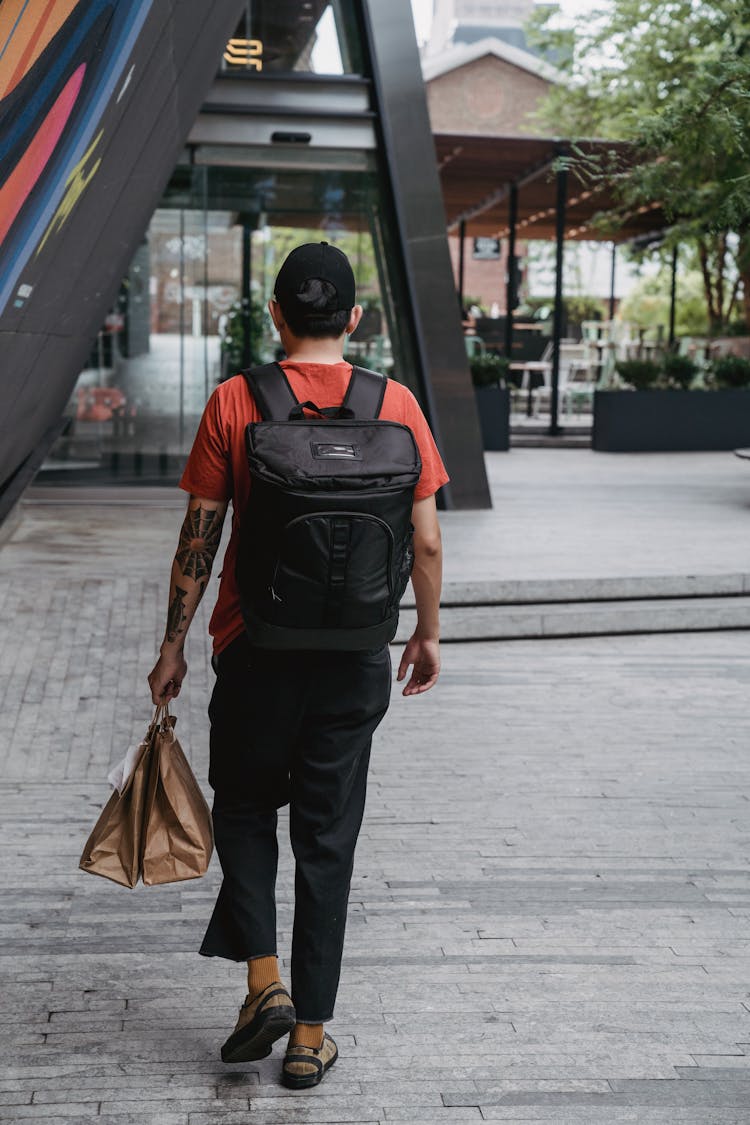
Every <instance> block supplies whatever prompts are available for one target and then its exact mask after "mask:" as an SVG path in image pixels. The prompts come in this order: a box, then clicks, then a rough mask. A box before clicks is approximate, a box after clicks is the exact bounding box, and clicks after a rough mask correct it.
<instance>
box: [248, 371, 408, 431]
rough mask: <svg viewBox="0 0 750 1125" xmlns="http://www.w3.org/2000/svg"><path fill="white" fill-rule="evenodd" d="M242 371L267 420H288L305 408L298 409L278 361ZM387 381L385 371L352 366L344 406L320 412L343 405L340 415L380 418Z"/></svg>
mask: <svg viewBox="0 0 750 1125" xmlns="http://www.w3.org/2000/svg"><path fill="white" fill-rule="evenodd" d="M242 375H243V376H244V378H245V382H246V383H247V385H248V387H249V389H250V393H251V394H252V396H253V398H254V399H255V403H256V405H257V407H258V410H259V411H260V414H261V418H262V419H263V421H264V422H286V421H287V420H288V419H292V418H300V417H301V416H302V412H301V411H299V410H297V407H299V405H300V403H299V401H298V399H297V396H296V395H295V393H294V391H293V390H292V388H291V386H290V384H289V380H288V379H287V377H286V372H285V371H284V368H283V367H281V366H280V365H279V364H278V363H266V364H264V365H263V366H262V367H249V368H246V369H245V370H244V371H243V372H242ZM387 384H388V380H387V379H386V377H385V375H380V374H379V373H378V372H377V371H368V370H367V369H366V368H364V367H353V368H352V375H351V379H350V380H349V386H348V387H347V389H346V395H345V396H344V401H343V403H342V404H341V408H339V407H334V408H328V407H325V408H324V409H323V410H321V411H320V413H321V414H323V413H325V411H326V410H328V409H334V410H336V411H338V410H339V409H341V411H342V413H341V414H340V415H339V417H353V418H377V417H378V416H379V414H380V409H381V407H382V405H383V399H384V397H385V389H386V386H387ZM303 405H312V404H303ZM314 409H316V410H317V409H318V408H317V407H315V408H314Z"/></svg>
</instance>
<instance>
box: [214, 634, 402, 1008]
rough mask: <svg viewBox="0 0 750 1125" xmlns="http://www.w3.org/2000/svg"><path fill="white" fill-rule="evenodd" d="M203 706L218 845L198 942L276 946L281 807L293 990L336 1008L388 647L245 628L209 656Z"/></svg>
mask: <svg viewBox="0 0 750 1125" xmlns="http://www.w3.org/2000/svg"><path fill="white" fill-rule="evenodd" d="M215 663H216V671H217V678H216V684H215V687H214V691H213V695H212V697H211V702H210V705H209V717H210V720H211V758H210V767H209V775H208V776H209V782H210V784H211V786H212V788H213V790H214V803H213V824H214V835H215V841H216V851H217V854H218V856H219V860H220V862H221V868H222V871H223V874H224V879H223V882H222V885H221V890H220V892H219V896H218V899H217V901H216V906H215V907H214V911H213V915H212V917H211V920H210V922H209V925H208V929H207V931H206V934H205V937H204V938H203V943H202V945H201V948H200V952H201V953H202V954H204V955H205V956H208V957H227V958H229V959H231V960H233V961H245V960H248V959H249V958H252V957H261V956H264V955H269V954H275V953H276V951H277V946H276V898H275V885H276V870H277V861H278V842H277V837H276V827H277V820H278V816H277V809H279V808H281V807H282V806H283V805H286V804H288V805H289V806H290V809H289V834H290V839H291V845H292V850H293V852H294V857H295V906H294V929H293V933H292V999H293V1002H294V1005H295V1008H296V1010H297V1018H298V1020H300V1021H301V1022H303V1023H322V1022H323V1021H324V1020H327V1019H330V1018H331V1016H332V1015H333V1008H334V1003H335V999H336V992H337V989H338V982H339V975H340V971H341V955H342V951H343V946H344V930H345V926H346V910H347V903H348V900H349V885H350V881H351V875H352V867H353V863H354V849H355V846H356V843H357V837H358V835H359V829H360V826H361V823H362V815H363V812H364V806H365V796H366V789H367V769H368V765H369V758H370V745H371V742H372V735H373V732H374V731H375V728H376V727H377V726H378V723H379V722H380V720H381V719H382V718H383V715H384V714H385V712H386V710H387V708H388V702H389V698H390V688H391V663H390V655H389V652H388V648H387V647H384V648H382V649H378V650H377V651H375V652H271V651H269V650H262V649H253V648H251V646H250V645H249V644H248V642H247V640H246V638H245V637H244V635H243V636H242V637H240V638H238V639H237V640H236V641H234V642H233V643H232V644H231V645H229V646H228V648H226V649H225V650H224V651H223V652H222V653H221V654H220V656H219V657H218V659H217V660H216V662H215Z"/></svg>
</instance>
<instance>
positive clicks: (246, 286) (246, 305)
mask: <svg viewBox="0 0 750 1125" xmlns="http://www.w3.org/2000/svg"><path fill="white" fill-rule="evenodd" d="M251 250H252V227H251V225H250V223H248V222H247V220H246V219H245V220H243V223H242V366H243V367H250V366H251V365H252V362H253V355H252V341H251V339H250V326H251V323H252V317H251V315H250V272H251V270H252V261H251V257H250V255H251Z"/></svg>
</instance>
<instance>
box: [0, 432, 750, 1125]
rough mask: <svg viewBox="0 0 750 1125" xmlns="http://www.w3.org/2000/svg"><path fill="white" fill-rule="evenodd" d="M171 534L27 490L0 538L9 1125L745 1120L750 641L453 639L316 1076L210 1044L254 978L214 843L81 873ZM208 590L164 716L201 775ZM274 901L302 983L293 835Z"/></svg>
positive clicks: (162, 514)
mask: <svg viewBox="0 0 750 1125" xmlns="http://www.w3.org/2000/svg"><path fill="white" fill-rule="evenodd" d="M533 452H536V451H533ZM564 455H565V456H568V455H569V454H568V453H567V452H566V453H565V454H564ZM748 483H750V482H748ZM462 518H463V517H462ZM45 520H46V523H45ZM179 521H180V516H179V512H178V511H177V510H176V509H174V508H170V507H166V508H162V507H159V506H154V505H153V504H151V505H150V504H149V503H148V502H146V500H145V499H144V503H143V504H142V505H141V506H140V507H138V508H136V509H131V508H127V507H123V508H122V509H118V510H116V511H110V512H109V513H107V512H106V511H104V510H101V509H99V508H95V507H86V506H82V505H79V506H75V507H69V508H65V509H64V510H62V509H55V510H54V511H52V510H50V511H49V512H47V513H46V515H45V510H43V509H42V508H40V509H38V510H36V511H35V513H34V514H33V518H32V520H31V521H30V522H29V523H27V524H26V525H22V527H21V528H20V529H19V530H18V532H17V533H16V536H15V537H14V539H13V540H12V541H11V543H10V544H9V545H8V546H6V547H5V548H4V549H3V551H2V552H0V575H1V577H2V582H1V583H0V604H2V634H1V635H0V642H1V644H2V647H1V648H0V689H1V690H2V692H3V696H2V702H3V711H2V714H3V730H2V736H0V761H1V763H2V772H1V773H0V778H1V780H0V799H1V800H2V812H3V815H2V817H1V818H0V839H1V840H2V847H3V856H4V859H5V862H4V864H3V866H2V873H1V875H0V878H1V879H2V884H3V909H2V915H1V918H0V933H2V938H3V943H2V954H1V956H0V973H1V974H2V984H1V985H0V989H1V992H2V1017H1V1019H2V1022H1V1023H0V1036H1V1037H2V1044H3V1048H4V1050H3V1055H4V1062H5V1066H4V1067H3V1068H2V1071H1V1072H0V1121H3V1122H5V1121H7V1122H25V1121H28V1120H34V1119H39V1120H40V1121H44V1122H55V1123H58V1122H59V1123H60V1125H83V1123H84V1122H86V1123H88V1122H98V1123H101V1125H131V1123H132V1125H135V1123H138V1125H235V1123H237V1125H239V1123H240V1122H242V1123H243V1125H245V1123H247V1122H249V1121H256V1122H259V1123H262V1125H282V1123H294V1125H297V1123H300V1125H308V1123H309V1125H318V1123H320V1125H323V1123H329V1122H330V1123H334V1122H336V1123H340V1125H346V1123H351V1125H354V1123H357V1125H376V1123H378V1125H391V1123H394V1122H412V1123H413V1125H427V1123H429V1125H437V1123H439V1122H450V1123H451V1125H452V1123H454V1122H455V1123H457V1125H458V1123H463V1122H481V1121H505V1122H552V1123H554V1125H568V1123H571V1125H572V1123H575V1125H578V1123H589V1122H591V1123H596V1125H609V1123H610V1122H611V1123H615V1125H619V1123H626V1122H627V1123H638V1125H640V1123H646V1125H673V1123H675V1125H678V1123H683V1122H690V1123H694V1125H697V1123H700V1125H734V1123H740V1122H742V1123H748V1125H750V1049H749V1048H750V974H749V973H748V968H749V967H750V868H749V865H748V852H750V758H749V757H748V754H747V705H746V700H747V697H748V687H749V686H750V650H749V649H748V645H747V637H746V634H745V633H743V632H732V633H720V632H716V633H708V634H694V635H673V634H666V635H656V636H632V637H618V638H607V637H601V638H591V639H576V640H548V641H545V642H544V643H539V642H529V641H516V642H511V643H506V644H481V643H477V644H468V645H449V646H446V647H445V650H444V660H445V668H444V673H443V677H442V679H441V683H440V685H439V687H438V689H436V690H435V691H434V692H432V693H430V694H428V695H427V696H424V697H422V698H420V699H417V700H408V701H407V700H404V699H403V698H402V697H401V696H400V694H399V693H398V692H397V691H396V692H394V697H393V705H392V708H391V711H390V712H389V715H388V717H387V718H386V720H385V722H384V724H383V725H382V727H381V728H380V731H379V733H378V736H377V742H376V746H375V749H374V752H373V762H372V770H371V776H370V789H369V797H368V807H367V813H366V819H365V824H364V827H363V831H362V836H361V839H360V845H359V848H358V853H357V863H356V868H355V874H354V879H353V884H352V895H351V907H350V917H349V928H348V935H347V946H346V952H345V959H344V966H343V974H342V984H341V991H340V995H339V1003H338V1006H337V1012H336V1018H335V1020H334V1021H333V1022H332V1024H331V1027H330V1030H331V1032H332V1033H333V1034H334V1035H335V1037H336V1039H337V1041H338V1043H339V1049H340V1059H339V1061H338V1062H337V1064H336V1066H335V1067H334V1068H333V1069H332V1071H331V1072H330V1074H329V1075H328V1076H327V1077H326V1080H325V1081H324V1083H323V1084H322V1085H321V1086H320V1087H319V1088H317V1089H316V1090H313V1091H299V1092H291V1091H288V1090H285V1089H284V1088H283V1087H281V1086H280V1085H279V1084H278V1070H279V1066H280V1058H281V1046H277V1048H276V1049H275V1051H274V1054H273V1055H272V1056H271V1057H269V1058H268V1059H265V1060H262V1061H261V1062H259V1063H255V1064H246V1065H240V1066H234V1067H230V1066H225V1065H223V1064H222V1063H221V1061H220V1060H219V1058H218V1047H219V1045H220V1043H221V1042H222V1041H223V1039H224V1038H225V1036H226V1034H227V1033H228V1031H229V1030H230V1029H231V1027H232V1026H233V1023H234V1019H235V1017H236V1006H237V1005H238V1004H239V1003H240V1002H241V1000H242V997H243V994H244V980H243V976H244V973H243V969H242V967H241V966H236V965H232V964H230V963H225V962H221V961H218V960H206V959H204V958H201V957H199V956H198V955H197V954H196V952H195V950H196V948H197V946H198V944H199V942H200V939H201V937H202V934H203V930H204V927H205V924H206V921H207V919H208V916H209V914H210V910H211V906H212V904H213V900H214V897H215V894H216V891H217V888H218V883H219V879H220V872H219V868H218V863H217V861H216V859H215V858H214V860H213V862H212V865H211V869H210V871H209V874H208V875H207V876H206V877H205V878H204V879H201V880H198V881H196V882H190V883H184V884H178V885H173V886H170V887H163V888H143V887H139V888H137V889H136V890H135V891H127V890H125V889H123V888H119V887H116V886H114V885H112V884H109V883H107V882H105V881H104V880H99V879H94V878H91V877H90V876H87V875H84V874H83V873H81V872H79V871H78V870H77V861H78V857H79V854H80V850H81V847H82V844H83V841H84V839H85V837H86V835H87V833H88V831H89V829H90V827H91V824H92V823H93V820H94V819H95V817H96V815H97V814H98V811H99V809H100V807H101V805H102V803H103V801H104V800H105V799H106V797H107V795H108V792H109V790H108V786H107V783H106V773H107V770H108V768H109V767H110V765H111V764H112V763H114V762H115V761H116V760H117V759H118V758H120V757H121V756H122V754H123V753H124V750H125V749H126V747H127V746H128V745H129V744H130V742H131V741H132V740H133V739H134V738H137V737H139V736H140V735H141V734H142V732H143V728H144V726H145V723H146V722H147V720H148V718H149V717H150V705H149V703H148V699H147V695H146V691H145V681H144V677H145V674H146V673H147V671H148V670H149V668H150V666H151V662H152V658H153V654H154V648H155V644H156V642H157V639H158V635H159V634H160V632H161V629H162V615H163V613H164V606H163V601H164V596H165V586H166V580H167V569H164V570H163V571H160V570H159V569H158V567H159V566H161V565H162V564H163V566H164V567H166V568H168V563H169V558H170V557H171V552H172V549H173V541H174V538H175V536H176V532H177V528H178V525H179ZM741 533H742V534H744V532H741ZM701 549H702V548H701ZM155 567H156V569H155ZM732 568H734V569H736V568H735V567H734V564H733V566H732ZM727 569H730V567H729V565H728V566H727ZM210 602H211V593H210V592H209V594H208V596H207V603H208V604H207V605H206V603H204V605H205V606H206V608H205V609H204V608H203V607H202V608H201V611H200V614H199V618H198V620H196V623H195V626H194V628H193V630H192V632H191V635H190V639H189V653H188V658H189V663H190V674H189V676H188V679H187V681H186V685H185V688H184V689H183V694H182V696H181V697H180V699H179V701H178V703H177V705H176V712H177V715H178V732H179V734H180V735H181V738H182V740H183V745H184V747H185V749H186V751H187V752H188V755H189V757H190V758H191V760H192V763H193V766H194V768H195V770H196V773H197V774H198V776H199V778H200V779H201V781H203V782H204V781H205V774H206V767H207V749H206V743H207V722H206V718H205V703H206V697H207V692H208V690H209V683H210V679H211V673H210V669H209V666H208V655H209V651H208V644H207V641H206V637H205V623H206V617H207V609H208V606H209V605H210ZM396 655H397V654H396V653H394V657H395V656H396ZM206 791H207V793H208V790H206ZM283 835H284V832H283V828H282V839H283ZM278 890H279V896H278V897H279V926H280V943H281V944H280V951H281V954H282V957H283V964H284V965H285V968H286V969H287V970H288V960H287V957H288V951H289V941H290V929H291V920H292V916H291V903H292V866H291V856H290V852H289V847H288V843H285V842H283V843H282V854H281V864H280V874H279V888H278Z"/></svg>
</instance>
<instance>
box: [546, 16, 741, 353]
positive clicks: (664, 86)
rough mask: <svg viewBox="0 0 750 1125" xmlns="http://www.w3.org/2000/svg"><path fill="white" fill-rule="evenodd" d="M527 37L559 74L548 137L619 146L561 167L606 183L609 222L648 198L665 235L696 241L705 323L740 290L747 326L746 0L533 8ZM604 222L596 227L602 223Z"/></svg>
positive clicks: (727, 312)
mask: <svg viewBox="0 0 750 1125" xmlns="http://www.w3.org/2000/svg"><path fill="white" fill-rule="evenodd" d="M535 23H536V27H535V29H534V34H535V37H536V39H537V42H538V43H539V44H540V46H542V47H543V48H544V49H545V50H554V51H555V52H556V53H557V60H558V61H557V65H558V67H559V68H560V69H561V70H563V72H564V73H565V74H566V79H567V81H566V82H565V83H562V84H560V85H558V86H556V87H554V88H553V89H552V91H551V93H550V95H549V97H548V98H547V99H546V102H545V104H544V105H543V107H542V109H541V112H540V114H539V121H540V124H543V125H544V126H545V127H546V128H547V129H552V130H553V131H554V133H555V134H556V135H558V136H559V135H563V134H567V135H568V136H569V137H571V138H573V139H575V138H582V137H586V136H588V137H604V138H606V139H612V140H625V141H628V142H629V144H630V146H631V147H630V152H629V155H628V156H627V157H623V156H622V155H621V154H619V153H616V152H615V151H614V150H613V151H612V152H610V153H608V154H607V155H606V156H605V157H604V158H600V159H597V160H589V159H587V158H584V157H583V156H582V155H581V154H580V151H577V150H576V149H575V147H574V150H573V157H572V161H571V163H572V165H573V167H574V169H575V170H576V172H577V173H578V174H579V175H580V176H581V177H582V178H584V179H586V180H588V181H589V182H591V181H593V182H596V181H601V180H603V179H606V180H607V181H608V182H609V183H611V184H613V185H614V188H615V193H616V198H617V206H616V208H615V209H614V210H613V211H611V212H609V213H608V215H606V216H603V218H604V219H606V220H607V221H608V222H609V223H617V222H619V221H621V220H622V218H623V217H624V216H626V215H627V214H629V213H632V212H634V211H635V210H637V209H638V208H640V207H650V206H652V205H654V204H659V205H660V206H661V208H662V210H663V211H664V212H665V214H666V216H667V219H668V221H669V222H670V224H671V232H670V236H669V238H670V240H671V241H672V242H685V241H690V242H691V243H692V244H693V245H694V246H695V248H696V252H697V255H698V260H699V263H700V270H701V276H702V279H703V286H704V293H705V299H706V306H707V312H708V321H709V327H710V329H711V331H713V332H718V331H721V330H722V329H724V327H725V326H726V324H727V321H728V320H729V319H730V317H731V315H732V309H733V306H734V304H735V303H736V301H737V297H738V294H739V290H740V286H741V287H742V290H743V300H744V313H745V319H746V321H747V323H748V326H750V5H749V4H748V2H747V0H612V3H611V6H610V7H609V8H608V9H607V10H602V11H599V12H596V13H594V14H592V15H591V16H589V17H587V19H586V21H585V22H584V21H581V22H580V23H577V24H575V25H567V26H565V25H564V24H563V23H562V22H561V19H560V16H559V13H555V12H554V10H553V11H551V10H550V9H546V10H545V9H542V10H541V11H540V14H539V15H538V17H537V18H536V21H535ZM602 229H604V228H602Z"/></svg>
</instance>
